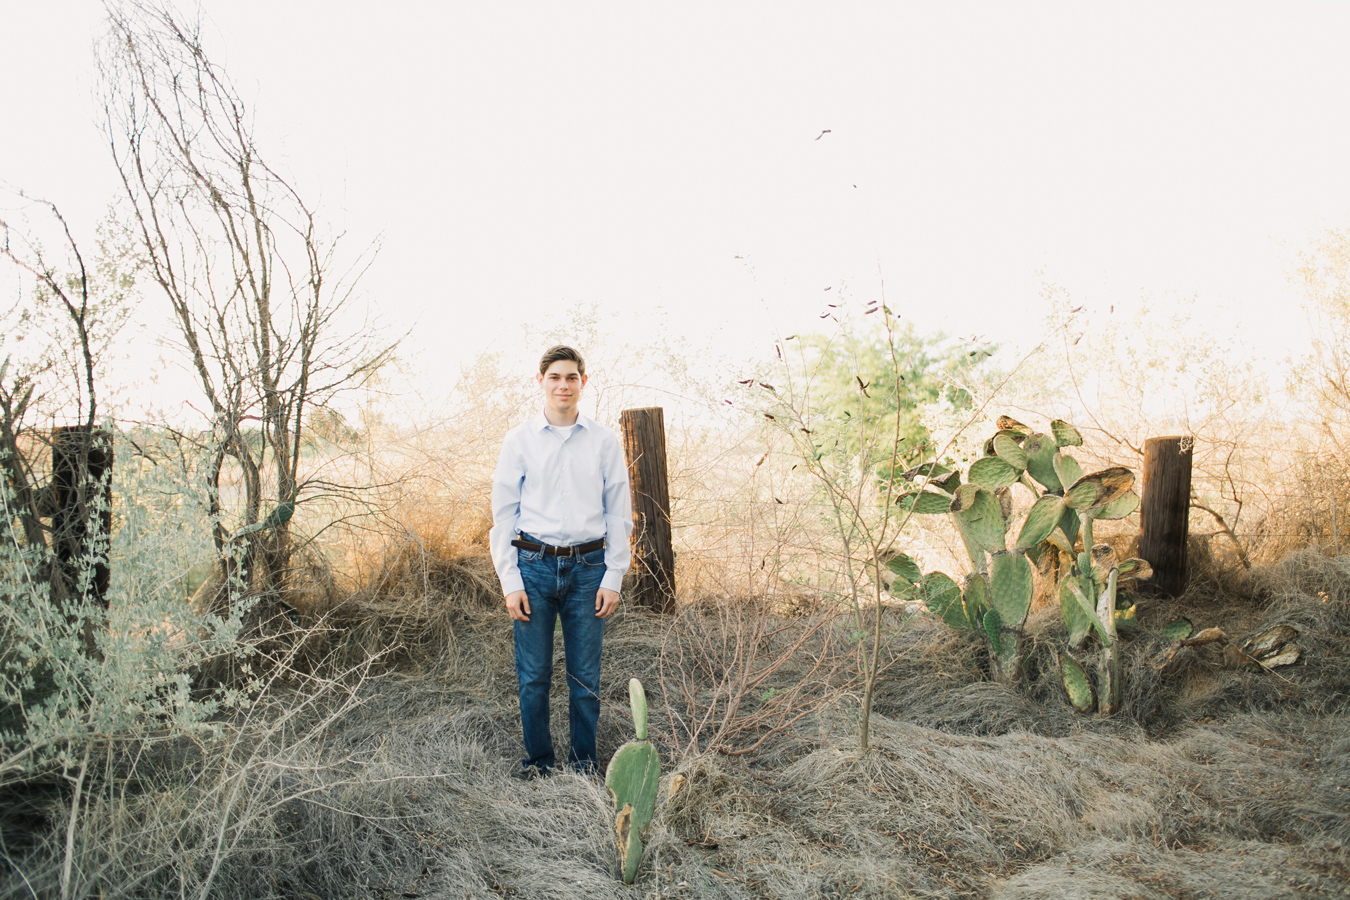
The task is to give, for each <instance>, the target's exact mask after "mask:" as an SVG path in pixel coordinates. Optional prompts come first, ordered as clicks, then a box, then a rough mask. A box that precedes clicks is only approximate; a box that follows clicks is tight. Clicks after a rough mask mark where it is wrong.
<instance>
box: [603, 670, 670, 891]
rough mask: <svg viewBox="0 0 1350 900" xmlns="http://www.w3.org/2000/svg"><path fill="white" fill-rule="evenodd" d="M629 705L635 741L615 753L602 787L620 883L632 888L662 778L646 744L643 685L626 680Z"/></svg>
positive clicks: (658, 761)
mask: <svg viewBox="0 0 1350 900" xmlns="http://www.w3.org/2000/svg"><path fill="white" fill-rule="evenodd" d="M628 703H629V705H630V706H631V707H632V709H633V727H634V730H635V731H636V732H637V740H633V741H629V742H628V743H626V744H624V745H623V746H622V747H620V748H619V749H618V750H616V751H615V752H614V756H613V758H612V759H610V761H609V768H608V769H606V770H605V787H607V788H609V794H610V797H612V798H613V800H614V830H615V832H616V834H617V835H618V839H619V856H620V857H621V858H622V859H623V864H622V865H623V882H624V884H632V883H633V880H634V879H635V878H636V877H637V868H638V860H640V859H641V858H642V832H643V830H644V829H645V828H646V827H647V825H648V823H650V822H651V820H652V812H653V811H654V810H655V808H656V785H657V782H658V781H659V780H660V778H661V757H660V755H659V754H658V753H657V752H656V747H654V746H652V744H651V743H650V742H648V741H647V695H646V694H645V693H644V692H643V690H642V682H640V681H638V680H637V679H636V678H630V679H629V680H628Z"/></svg>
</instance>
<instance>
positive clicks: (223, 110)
mask: <svg viewBox="0 0 1350 900" xmlns="http://www.w3.org/2000/svg"><path fill="white" fill-rule="evenodd" d="M107 10H108V15H109V26H110V27H109V31H108V35H107V38H106V40H105V41H104V43H103V44H102V46H101V48H100V53H99V65H100V71H101V75H102V84H103V112H104V114H105V121H104V128H105V131H106V136H107V139H108V142H109V146H110V149H111V151H112V154H113V158H114V160H115V162H116V165H117V169H118V171H119V172H120V173H121V178H122V184H123V186H124V188H125V193H126V199H127V201H128V204H129V208H130V211H131V216H130V217H129V219H130V222H131V227H132V228H133V229H134V231H135V237H136V240H137V241H138V243H139V244H140V245H141V248H142V250H143V252H144V254H145V256H146V258H147V271H148V273H149V276H150V278H151V280H152V281H153V283H154V284H155V285H157V286H158V288H159V290H160V292H162V294H163V296H164V297H165V298H166V299H167V300H168V302H169V305H170V307H171V308H172V312H173V318H174V321H175V323H176V339H177V340H179V341H181V345H182V348H183V350H184V351H185V353H186V356H187V357H188V359H189V360H190V366H191V371H192V373H193V375H194V376H195V379H196V380H197V382H198V384H199V386H200V388H201V391H202V393H203V394H204V396H205V399H206V403H207V405H208V406H209V409H208V410H207V411H206V412H207V415H208V416H209V418H210V422H211V428H212V433H213V437H212V440H211V443H210V447H209V452H210V454H211V459H212V462H211V465H210V466H209V467H208V470H209V473H210V474H209V496H210V497H211V500H210V504H209V506H210V508H209V510H208V512H209V514H210V515H211V516H212V517H213V519H214V521H215V544H216V547H217V550H218V551H219V554H220V562H221V574H222V576H223V579H224V582H225V583H232V584H235V585H244V586H248V585H250V584H254V585H257V586H259V587H261V588H264V589H277V588H280V587H281V585H282V582H283V580H284V572H285V568H286V563H287V561H288V559H289V555H290V551H291V548H292V542H291V539H290V530H289V529H290V526H289V519H290V515H291V513H292V511H293V510H294V504H295V502H296V500H297V497H298V495H299V493H300V492H301V490H302V489H303V488H304V486H305V485H304V483H303V482H302V479H301V472H300V458H301V437H302V431H303V423H304V422H305V421H306V416H307V413H308V412H309V411H310V410H311V409H312V408H315V407H320V406H323V405H324V404H325V403H327V402H329V401H330V399H331V398H332V397H333V395H334V394H335V392H337V391H340V390H342V389H344V388H351V387H355V386H359V385H360V384H361V383H362V382H363V381H364V380H365V379H366V378H368V377H369V376H370V375H371V374H372V373H373V372H374V371H375V370H376V369H377V368H378V367H379V366H380V365H381V364H382V363H383V362H384V361H385V360H386V359H387V358H388V356H389V354H390V353H391V351H392V347H391V346H388V345H382V344H380V343H378V341H377V339H376V338H374V337H372V334H373V332H372V329H371V328H369V327H368V326H367V325H366V324H365V323H357V324H355V325H352V324H351V323H350V322H346V320H345V318H344V317H345V316H346V315H347V309H348V307H349V306H351V305H353V300H354V289H355V285H356V283H357V281H358V279H359V277H360V275H361V274H362V273H363V272H364V271H365V269H366V268H367V267H368V266H369V264H370V262H371V261H372V259H373V256H374V252H373V248H371V249H370V250H368V251H366V252H363V253H359V254H356V255H355V257H354V259H353V260H352V261H351V262H350V263H348V264H345V267H344V263H343V262H342V261H343V260H344V259H345V258H346V257H344V256H342V255H340V254H339V252H338V245H339V240H338V237H337V236H329V235H327V234H325V232H324V230H323V228H322V226H321V224H320V222H319V220H318V219H317V217H316V214H315V211H314V209H313V208H311V207H310V206H309V205H308V204H307V203H306V202H305V201H304V200H303V199H302V198H301V196H300V194H299V193H298V192H297V191H296V190H295V188H294V187H293V186H292V185H291V183H290V182H289V181H288V180H287V179H286V178H284V177H282V175H281V174H279V173H278V171H277V170H276V169H274V168H273V167H271V166H270V165H268V164H267V163H266V162H265V161H264V160H263V158H262V156H261V155H260V153H259V150H258V147H257V145H256V144H255V141H254V138H253V129H252V119H251V116H250V114H249V112H248V110H247V107H246V105H245V103H244V101H243V99H242V98H241V97H240V95H239V93H238V92H237V91H236V90H235V89H234V88H233V86H232V85H231V84H230V81H229V79H228V78H227V77H226V75H225V73H224V71H223V70H222V69H221V68H220V67H218V66H216V65H214V64H213V63H212V62H211V61H210V60H209V59H208V58H207V55H206V52H205V49H204V48H203V43H202V37H201V28H200V23H199V22H197V21H190V20H188V19H185V18H184V17H182V16H181V15H180V14H179V13H178V12H176V11H175V10H174V9H172V8H171V7H170V6H169V5H168V4H167V3H161V2H158V0H125V2H119V0H108V3H107ZM344 322H345V324H344ZM234 479H237V480H238V482H239V485H240V487H239V489H237V490H234V489H233V488H232V486H231V482H232V481H233V480H234ZM269 495H270V498H271V501H272V509H271V510H270V511H269V512H268V514H267V515H266V517H265V518H264V503H265V502H266V501H267V499H268V496H269Z"/></svg>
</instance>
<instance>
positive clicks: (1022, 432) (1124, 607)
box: [890, 416, 1152, 715]
mask: <svg viewBox="0 0 1350 900" xmlns="http://www.w3.org/2000/svg"><path fill="white" fill-rule="evenodd" d="M998 429H999V430H998V431H997V432H996V433H995V434H994V436H993V437H992V438H990V439H989V440H988V441H986V442H985V445H984V454H985V455H984V457H983V458H982V459H979V460H977V461H976V462H974V463H973V464H972V465H971V466H970V468H969V470H968V471H967V473H966V475H967V480H966V483H964V484H963V483H961V474H960V472H956V471H953V470H951V469H949V468H947V467H945V466H942V465H940V464H938V463H928V464H925V465H923V466H919V467H917V468H915V469H911V470H910V471H909V472H907V473H906V477H907V478H909V479H910V480H911V481H915V482H916V484H915V487H914V489H913V490H912V491H911V492H909V493H907V494H905V495H904V496H902V497H901V498H900V500H899V502H900V504H901V507H902V508H903V509H906V510H912V511H913V512H915V513H919V514H923V515H935V514H939V513H942V512H947V513H950V514H951V517H952V520H953V522H954V523H955V525H956V529H957V532H958V534H960V536H961V540H962V542H963V543H964V544H965V547H966V552H967V553H968V554H969V556H970V561H971V569H972V572H971V575H970V576H969V577H968V578H967V579H966V582H965V585H964V588H963V589H962V590H961V591H960V593H959V595H958V593H957V592H956V590H955V585H954V584H953V583H951V582H950V579H947V583H945V584H941V585H940V588H939V587H938V586H937V585H936V584H935V587H934V588H933V589H932V590H924V591H923V595H924V597H925V600H926V601H927V603H928V607H929V609H930V610H931V611H933V612H934V613H936V614H937V615H939V616H941V617H942V619H943V621H945V622H946V623H947V624H948V625H950V626H952V627H953V628H966V629H970V630H972V631H975V632H977V633H980V634H983V635H984V637H985V639H986V640H987V641H988V644H989V649H990V661H991V669H992V672H993V674H994V677H995V678H997V679H998V680H999V681H1002V682H1004V683H1015V682H1016V681H1017V680H1018V679H1019V678H1020V677H1021V653H1022V629H1023V626H1024V623H1025V621H1026V617H1027V612H1028V610H1029V608H1030V604H1031V598H1032V593H1033V585H1032V567H1031V561H1032V560H1038V559H1040V557H1041V554H1044V553H1048V552H1049V553H1055V552H1062V553H1064V554H1066V555H1068V557H1069V558H1070V560H1071V561H1072V562H1071V565H1070V567H1069V570H1068V572H1066V573H1065V574H1064V575H1063V577H1062V578H1061V579H1060V583H1059V601H1060V613H1061V615H1062V616H1063V618H1064V625H1065V628H1066V629H1067V630H1068V645H1069V647H1070V648H1072V649H1073V650H1074V651H1082V650H1083V649H1084V647H1086V645H1087V644H1088V642H1089V640H1091V639H1092V638H1093V637H1094V636H1095V637H1096V639H1097V642H1098V643H1099V644H1100V649H1099V654H1100V656H1099V666H1098V668H1099V675H1098V678H1097V683H1098V686H1099V688H1100V693H1099V697H1098V698H1094V697H1093V696H1092V692H1091V687H1090V686H1089V687H1088V693H1087V697H1088V701H1087V702H1088V706H1087V707H1086V708H1090V707H1091V706H1092V705H1096V706H1097V708H1098V710H1099V711H1100V712H1101V713H1102V714H1103V715H1111V714H1112V713H1113V712H1114V711H1115V709H1116V708H1117V706H1118V705H1119V697H1120V659H1119V656H1118V648H1117V646H1116V643H1117V642H1116V632H1117V629H1127V628H1132V627H1134V624H1135V607H1134V606H1133V604H1131V603H1129V602H1128V601H1126V600H1124V599H1123V598H1122V597H1120V596H1119V595H1118V592H1117V585H1118V583H1119V582H1120V581H1121V580H1123V579H1128V578H1148V577H1149V576H1150V575H1151V574H1152V572H1151V570H1150V569H1149V566H1148V563H1146V562H1144V561H1143V560H1138V559H1131V560H1125V561H1124V562H1120V563H1117V561H1116V559H1115V554H1114V552H1112V551H1111V550H1110V548H1109V547H1106V546H1105V545H1103V546H1101V547H1098V546H1096V545H1094V543H1093V539H1092V527H1093V524H1094V523H1095V522H1096V521H1097V520H1099V519H1120V518H1124V517H1125V516H1128V515H1130V514H1131V513H1133V512H1134V511H1135V510H1136V509H1138V507H1139V495H1138V494H1137V493H1136V492H1135V491H1134V489H1133V488H1134V481H1135V478H1134V473H1133V472H1131V471H1130V470H1129V469H1126V468H1122V467H1118V466H1116V467H1111V468H1108V469H1103V470H1101V471H1098V472H1093V473H1090V474H1085V473H1084V472H1083V467H1082V466H1081V465H1080V464H1079V463H1078V461H1077V460H1076V459H1074V458H1073V457H1072V456H1070V455H1069V454H1068V453H1066V452H1065V448H1069V447H1077V446H1081V445H1082V443H1083V437H1082V435H1081V434H1079V432H1078V430H1077V429H1075V428H1074V427H1073V426H1072V425H1070V424H1069V423H1067V422H1064V421H1062V420H1059V419H1056V420H1055V421H1053V422H1051V423H1050V429H1049V431H1050V433H1049V434H1046V433H1043V432H1036V431H1033V430H1032V429H1030V428H1028V427H1027V426H1026V425H1023V424H1022V423H1021V422H1017V421H1016V420H1014V419H1010V418H1008V417H1006V416H1001V417H999V420H998ZM939 478H940V479H941V480H940V481H939V480H938V479H939ZM1014 484H1020V485H1022V486H1023V487H1025V488H1026V489H1027V490H1028V491H1030V492H1031V494H1032V496H1033V497H1034V502H1033V504H1032V506H1031V509H1030V510H1029V511H1028V512H1027V514H1026V516H1025V518H1024V519H1023V521H1022V523H1021V525H1020V527H1017V528H1014V522H1013V516H1012V506H1013V504H1012V496H1011V492H1010V491H1011V487H1012V485H1014ZM1014 534H1015V535H1016V539H1015V541H1013V545H1012V548H1011V549H1009V548H1008V541H1009V540H1010V535H1014ZM1080 537H1081V540H1082V546H1083V547H1084V550H1083V551H1082V552H1079V553H1075V550H1076V547H1077V545H1078V542H1079V539H1080ZM906 560H908V557H906ZM890 565H891V568H892V570H893V571H895V573H896V574H897V575H899V576H902V577H904V578H905V579H906V580H907V581H909V582H911V583H912V584H918V583H919V582H918V580H917V575H918V567H917V565H915V566H913V567H911V566H909V565H907V564H902V565H901V568H897V567H896V565H895V564H894V563H892V564H890ZM901 569H903V571H901ZM938 574H940V573H932V574H930V575H928V576H925V585H926V584H927V583H928V579H933V578H934V576H935V575H938ZM944 577H945V576H944ZM1065 659H1066V660H1067V662H1062V663H1061V667H1062V668H1064V669H1065V670H1066V675H1065V679H1066V680H1065V686H1066V690H1070V691H1071V693H1072V692H1077V696H1075V697H1073V698H1072V699H1073V702H1074V705H1075V706H1076V707H1078V708H1080V709H1083V708H1085V707H1083V706H1082V705H1081V704H1082V703H1083V693H1082V690H1081V689H1080V687H1081V685H1080V682H1079V680H1078V679H1077V676H1076V675H1074V676H1073V686H1070V676H1071V675H1073V673H1072V671H1071V670H1072V668H1073V667H1077V669H1078V671H1079V672H1080V673H1081V672H1082V666H1081V664H1080V663H1078V662H1077V661H1076V660H1073V658H1072V657H1067V656H1066V657H1065ZM1081 684H1082V685H1086V684H1088V681H1087V678H1086V675H1084V676H1083V678H1082V679H1081Z"/></svg>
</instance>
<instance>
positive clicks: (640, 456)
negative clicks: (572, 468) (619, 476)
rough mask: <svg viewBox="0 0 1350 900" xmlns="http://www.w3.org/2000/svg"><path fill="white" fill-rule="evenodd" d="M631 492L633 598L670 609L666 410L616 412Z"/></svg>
mask: <svg viewBox="0 0 1350 900" xmlns="http://www.w3.org/2000/svg"><path fill="white" fill-rule="evenodd" d="M619 422H620V424H621V425H622V427H623V449H624V453H625V454H626V455H627V457H628V480H629V484H630V488H631V490H632V496H633V537H632V544H633V572H634V574H635V575H636V576H637V589H636V593H637V602H638V603H640V604H642V605H643V606H646V607H647V608H649V609H653V610H656V611H657V612H662V613H672V612H674V611H675V550H674V548H673V547H672V545H671V540H670V486H669V484H668V483H667V481H666V428H665V415H664V413H663V411H662V409H661V407H659V406H651V407H647V408H645V409H625V410H624V411H623V413H622V414H621V415H620V416H619Z"/></svg>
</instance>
